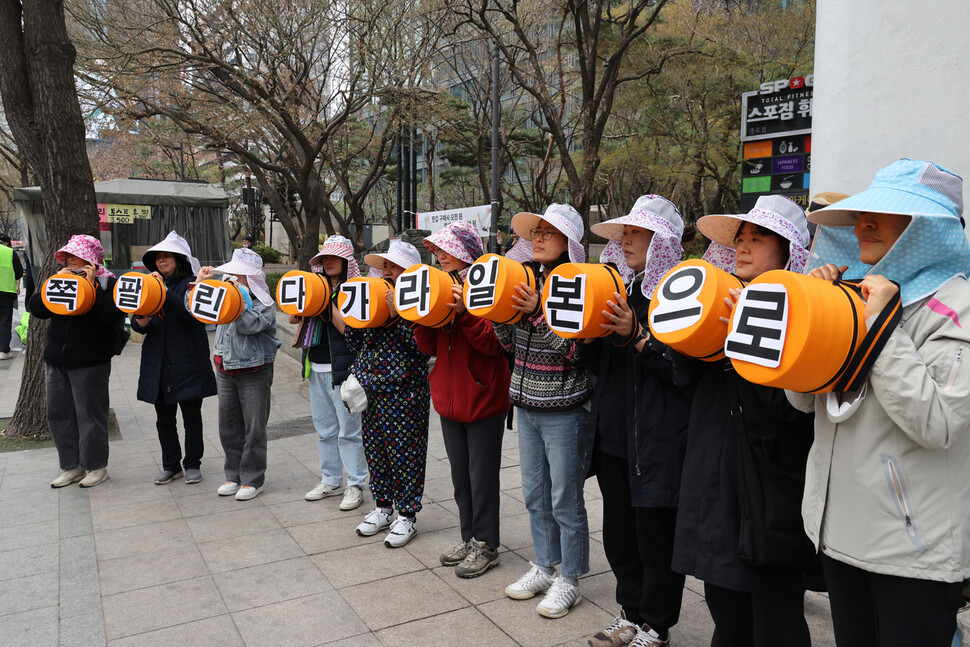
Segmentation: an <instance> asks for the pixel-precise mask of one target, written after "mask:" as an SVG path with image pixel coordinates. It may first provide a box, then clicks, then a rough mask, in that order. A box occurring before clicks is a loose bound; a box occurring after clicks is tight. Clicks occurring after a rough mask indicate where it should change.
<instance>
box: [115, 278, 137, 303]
mask: <svg viewBox="0 0 970 647" xmlns="http://www.w3.org/2000/svg"><path fill="white" fill-rule="evenodd" d="M115 305H116V306H118V308H119V309H120V310H137V309H138V306H140V305H141V277H140V276H127V275H125V276H122V277H121V278H119V279H118V285H117V287H116V288H115Z"/></svg>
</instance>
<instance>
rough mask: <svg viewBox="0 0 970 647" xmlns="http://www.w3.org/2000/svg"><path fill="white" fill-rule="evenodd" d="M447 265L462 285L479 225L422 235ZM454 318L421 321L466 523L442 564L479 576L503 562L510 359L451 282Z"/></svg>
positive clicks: (420, 338) (421, 341)
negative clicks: (431, 323)
mask: <svg viewBox="0 0 970 647" xmlns="http://www.w3.org/2000/svg"><path fill="white" fill-rule="evenodd" d="M424 246H425V247H427V248H428V250H429V251H430V252H431V253H432V254H434V255H435V256H436V257H437V258H438V264H439V265H441V269H442V270H444V271H446V272H451V273H452V274H453V275H455V276H457V278H458V279H459V283H462V282H464V280H465V275H466V274H467V273H468V267H469V265H471V264H472V263H474V262H475V261H476V260H477V259H478V258H479V257H480V256H482V255H484V254H485V249H484V248H483V247H482V239H481V237H480V236H479V234H478V230H477V228H476V227H475V225H473V224H471V223H467V222H457V223H453V224H450V225H448V226H447V227H444V228H443V229H441V230H439V231H437V232H436V233H434V234H432V235H430V236H428V237H427V238H425V239H424ZM452 294H453V298H454V302H453V303H452V304H450V306H451V307H452V308H453V309H454V311H455V318H454V320H452V322H451V323H449V324H448V325H446V326H445V327H443V328H429V327H426V326H417V327H415V329H414V337H415V339H416V340H417V342H418V349H419V350H420V351H421V352H423V353H425V354H426V355H432V356H435V355H436V356H437V360H436V361H435V365H434V368H433V369H432V370H431V375H430V381H431V401H432V402H433V403H434V408H435V411H437V412H438V415H439V416H441V434H442V436H443V437H444V440H445V450H446V451H447V453H448V460H449V462H450V463H451V482H452V485H453V486H454V488H455V502H456V503H457V504H458V517H459V519H460V520H461V526H460V532H461V543H459V544H458V545H457V546H455V548H453V549H452V550H450V551H448V552H446V553H443V554H442V555H441V557H440V561H441V563H442V564H444V565H445V566H454V567H455V574H456V575H457V576H458V577H465V578H467V577H476V576H478V575H481V574H482V573H484V572H485V571H487V570H489V569H490V568H493V567H495V566H498V563H499V555H498V546H499V542H500V537H499V467H500V466H501V462H502V437H503V435H504V433H505V416H506V414H507V413H508V410H509V404H510V403H509V381H510V379H511V373H510V371H509V363H508V360H507V359H506V357H505V353H504V352H503V351H502V346H501V345H500V344H499V342H498V339H497V338H496V337H495V331H494V330H493V328H492V322H490V321H488V320H486V319H481V318H479V317H474V316H472V315H470V314H468V312H467V310H465V305H464V302H463V300H462V289H461V285H454V286H452Z"/></svg>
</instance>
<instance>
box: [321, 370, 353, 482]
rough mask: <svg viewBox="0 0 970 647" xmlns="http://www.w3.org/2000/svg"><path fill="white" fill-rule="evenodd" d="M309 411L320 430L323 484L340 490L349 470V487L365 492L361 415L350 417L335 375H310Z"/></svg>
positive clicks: (329, 373)
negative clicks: (339, 487)
mask: <svg viewBox="0 0 970 647" xmlns="http://www.w3.org/2000/svg"><path fill="white" fill-rule="evenodd" d="M310 411H311V412H312V413H313V427H314V428H315V429H316V430H317V436H318V437H319V440H318V441H317V453H318V454H320V475H321V476H320V482H321V483H325V484H327V485H336V486H339V485H340V483H341V481H342V480H343V474H344V470H347V486H348V487H349V486H351V485H356V486H358V487H360V488H362V489H363V487H364V483H365V482H366V481H367V460H366V459H365V458H364V445H363V443H362V442H361V433H360V414H359V413H350V412H349V411H347V407H345V406H344V401H343V400H341V399H340V387H339V386H334V383H333V373H331V372H329V371H327V372H326V373H317V372H316V371H313V372H311V373H310Z"/></svg>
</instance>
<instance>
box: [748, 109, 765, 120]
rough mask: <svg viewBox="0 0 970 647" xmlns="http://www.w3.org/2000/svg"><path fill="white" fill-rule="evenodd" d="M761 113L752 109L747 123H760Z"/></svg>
mask: <svg viewBox="0 0 970 647" xmlns="http://www.w3.org/2000/svg"><path fill="white" fill-rule="evenodd" d="M761 117H762V112H761V111H760V110H758V109H757V108H752V109H751V111H750V112H749V113H748V121H761Z"/></svg>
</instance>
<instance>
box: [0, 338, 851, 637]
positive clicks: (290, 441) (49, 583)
mask: <svg viewBox="0 0 970 647" xmlns="http://www.w3.org/2000/svg"><path fill="white" fill-rule="evenodd" d="M280 336H281V338H284V337H285V335H284V334H282V333H281V335H280ZM140 352H141V348H140V345H139V344H137V343H129V344H128V347H127V348H126V349H125V352H124V354H123V355H121V356H120V357H118V358H116V359H115V362H114V368H113V372H112V376H111V405H112V407H113V408H114V409H115V411H116V413H117V416H118V421H119V423H120V426H121V430H122V434H123V437H124V438H123V440H120V441H115V442H112V443H111V459H110V463H109V466H108V470H109V473H110V474H111V479H110V480H109V481H107V482H106V483H104V484H102V485H100V486H98V487H96V488H93V489H91V490H82V489H80V488H77V487H67V488H63V489H60V490H52V489H51V488H50V487H49V486H48V484H49V482H50V480H51V479H52V478H54V476H56V475H57V473H58V469H57V458H56V454H55V452H54V450H53V449H48V450H33V451H29V452H18V453H11V454H0V519H2V520H3V522H2V524H0V590H2V591H3V594H2V597H0V645H25V646H26V645H29V646H31V647H40V646H44V645H83V646H92V645H100V644H105V643H107V644H110V645H118V646H121V645H139V646H145V645H163V646H166V647H167V646H168V645H180V646H183V645H184V646H191V645H206V646H214V645H250V646H252V645H259V646H263V645H287V646H293V645H323V644H326V645H341V646H351V645H353V646H355V647H356V646H360V647H369V646H379V645H387V646H390V645H462V647H474V646H476V645H577V646H578V645H586V639H587V638H588V637H589V636H591V635H592V634H593V633H595V632H596V631H598V630H599V629H601V628H603V627H605V626H607V625H608V624H609V623H610V622H611V621H612V619H613V616H614V615H615V614H616V612H617V606H616V603H615V601H614V579H613V575H612V573H611V572H610V569H609V565H608V564H607V562H606V558H605V557H604V555H603V546H602V543H601V542H602V532H601V531H600V530H599V529H600V528H601V527H602V522H601V520H602V501H601V499H600V496H599V491H598V489H597V488H596V484H595V480H590V481H589V482H587V488H586V500H587V508H588V510H589V520H590V529H591V530H592V531H593V532H592V533H591V566H592V570H591V572H590V573H589V575H587V576H586V577H584V578H583V579H582V580H581V584H580V588H581V591H582V593H583V595H584V598H585V599H584V601H583V603H582V604H580V605H579V606H577V607H576V608H575V609H574V610H573V611H572V612H571V613H570V614H569V615H568V616H566V617H565V618H562V619H559V620H547V619H545V618H542V617H540V616H539V615H537V614H536V612H535V605H536V604H537V603H538V600H533V601H524V602H521V601H514V600H510V599H508V598H506V597H505V595H504V594H503V589H504V587H505V586H506V585H507V584H508V583H510V582H512V581H514V580H515V579H517V578H518V577H519V575H521V574H522V573H523V572H525V571H526V570H527V568H528V560H530V559H532V558H533V557H534V556H533V552H532V547H531V538H530V534H529V525H528V515H527V513H526V510H525V506H524V505H523V503H522V494H521V490H520V481H519V466H518V449H517V436H516V434H515V433H514V432H506V437H505V442H504V452H503V455H504V458H503V461H502V474H501V483H502V491H503V492H502V537H503V542H502V543H503V545H502V547H501V560H502V561H501V565H500V566H499V567H498V568H496V569H494V570H492V571H490V572H489V573H488V574H486V575H485V576H483V577H480V578H478V579H472V580H460V579H458V578H456V577H455V575H454V574H453V570H452V569H450V568H444V567H442V566H440V565H439V564H438V554H439V553H440V552H442V551H443V550H444V549H447V548H450V547H451V546H453V545H454V544H455V543H456V542H457V541H458V540H459V539H460V538H459V535H458V516H457V509H456V507H455V502H454V499H453V496H452V489H451V480H450V476H449V474H450V472H449V467H448V460H447V456H446V454H445V449H444V443H443V441H442V439H441V431H440V427H439V423H438V417H437V415H435V414H432V420H431V439H430V443H429V449H428V468H427V486H426V489H425V494H426V496H425V499H424V509H423V510H422V511H421V513H419V515H418V526H417V527H418V530H419V533H418V535H417V536H416V537H415V538H414V539H413V540H412V541H411V543H409V544H408V545H407V546H405V547H404V548H401V549H397V550H389V549H387V548H385V547H384V546H383V543H382V537H380V536H377V537H372V538H360V537H357V536H356V534H355V533H354V528H355V527H356V525H357V524H358V523H359V522H360V519H361V517H362V515H363V514H364V513H365V512H367V511H368V510H370V509H371V507H372V505H373V502H372V500H371V499H370V497H369V496H368V497H367V498H366V499H365V502H364V504H363V505H362V506H361V508H359V509H358V510H356V511H353V512H341V511H339V510H338V509H337V504H338V503H339V497H336V498H330V499H324V500H323V501H317V502H312V503H311V502H307V501H305V500H304V499H303V495H304V493H305V492H306V491H307V490H309V489H310V488H311V487H312V486H313V485H314V484H315V483H316V482H317V481H318V479H319V476H320V475H319V466H318V463H317V451H316V436H315V434H313V429H312V423H311V420H310V417H309V416H310V406H309V396H308V391H307V386H306V384H304V383H303V382H301V381H300V379H299V376H298V373H299V369H298V365H297V362H296V361H294V360H293V359H292V358H291V357H289V356H287V355H285V354H282V353H281V354H280V356H279V358H278V360H277V366H276V373H275V384H274V385H273V405H272V414H271V419H270V442H269V468H268V470H267V480H266V489H265V491H264V492H263V494H261V495H260V496H259V497H257V498H256V499H254V500H253V501H249V502H237V501H235V500H234V499H233V498H232V497H225V498H224V497H218V496H216V494H215V489H216V487H217V486H218V485H220V484H221V483H222V482H223V474H222V461H221V456H222V452H221V447H220V444H219V440H218V434H217V427H216V399H215V398H208V399H207V400H206V401H205V405H204V407H203V414H204V420H205V425H206V435H205V440H206V458H205V461H204V463H203V465H202V473H203V476H204V480H203V481H202V482H201V483H200V484H198V485H186V484H185V483H184V482H183V481H181V480H180V481H177V482H174V483H172V484H170V485H166V486H156V485H154V484H153V483H152V479H153V478H154V476H155V474H156V473H157V472H158V471H159V468H160V450H159V447H158V441H157V439H156V438H155V431H154V423H155V416H154V409H153V408H152V407H151V406H149V405H147V404H145V403H141V402H137V401H136V398H135V391H136V387H137V381H138V360H139V353H140ZM22 362H23V359H22V357H20V356H19V354H18V358H17V359H16V360H14V361H12V362H2V363H0V416H8V415H10V413H11V411H12V408H13V405H14V401H15V399H16V394H17V386H18V385H19V375H20V371H21V368H22ZM702 591H703V587H702V586H701V584H700V583H699V582H697V581H696V580H689V581H688V585H687V587H686V588H685V590H684V606H683V612H682V614H681V620H680V624H678V625H677V627H675V629H674V631H673V644H674V645H679V646H682V647H688V646H689V647H694V646H696V647H703V646H706V645H708V644H709V642H710V636H711V631H712V624H711V619H710V616H709V614H708V612H707V607H706V605H705V603H704V600H703V598H702V596H701V592H702ZM806 613H807V615H808V618H809V623H810V625H811V628H812V634H813V644H814V645H816V646H831V645H834V641H833V640H832V638H831V626H830V622H831V621H830V618H829V610H828V602H827V599H826V598H825V597H824V596H821V595H817V594H809V596H808V597H807V598H806Z"/></svg>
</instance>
